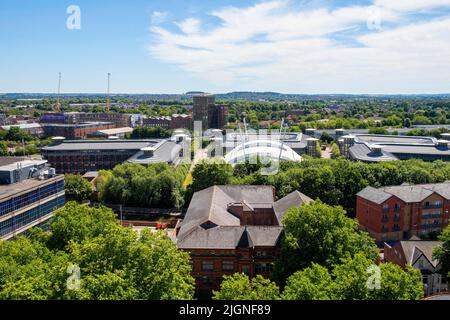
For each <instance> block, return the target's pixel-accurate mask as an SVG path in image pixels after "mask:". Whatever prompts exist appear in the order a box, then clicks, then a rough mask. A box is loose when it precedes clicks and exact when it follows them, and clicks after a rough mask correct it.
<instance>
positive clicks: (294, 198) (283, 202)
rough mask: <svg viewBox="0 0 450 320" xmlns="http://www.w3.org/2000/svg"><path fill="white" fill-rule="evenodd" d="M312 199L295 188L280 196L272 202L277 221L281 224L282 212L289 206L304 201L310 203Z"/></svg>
mask: <svg viewBox="0 0 450 320" xmlns="http://www.w3.org/2000/svg"><path fill="white" fill-rule="evenodd" d="M312 201H313V200H312V199H311V198H310V197H308V196H306V195H304V194H303V193H301V192H298V191H297V190H296V191H294V192H291V193H290V194H288V195H287V196H285V197H284V198H281V199H280V200H278V201H277V202H275V203H274V204H273V210H274V211H275V215H276V216H277V220H278V223H279V224H280V225H281V221H282V219H283V216H284V214H285V213H286V211H287V210H288V209H290V208H294V207H298V206H300V205H302V204H304V203H310V202H312Z"/></svg>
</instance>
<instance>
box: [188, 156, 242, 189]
mask: <svg viewBox="0 0 450 320" xmlns="http://www.w3.org/2000/svg"><path fill="white" fill-rule="evenodd" d="M232 176H233V167H232V166H231V165H230V164H228V163H225V162H208V161H205V160H204V161H202V162H200V163H198V164H197V165H196V166H195V168H194V170H193V171H192V177H193V181H192V185H191V188H192V190H193V192H196V191H200V190H203V189H206V188H208V187H211V186H214V185H226V184H229V183H230V181H231V178H232Z"/></svg>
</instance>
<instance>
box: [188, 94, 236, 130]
mask: <svg viewBox="0 0 450 320" xmlns="http://www.w3.org/2000/svg"><path fill="white" fill-rule="evenodd" d="M193 99H194V106H193V115H194V117H193V118H194V121H201V122H202V128H203V130H207V129H211V128H213V129H222V128H223V127H224V126H225V125H226V124H227V115H228V107H227V106H226V105H221V104H216V103H215V97H214V95H210V94H202V95H196V96H194V97H193Z"/></svg>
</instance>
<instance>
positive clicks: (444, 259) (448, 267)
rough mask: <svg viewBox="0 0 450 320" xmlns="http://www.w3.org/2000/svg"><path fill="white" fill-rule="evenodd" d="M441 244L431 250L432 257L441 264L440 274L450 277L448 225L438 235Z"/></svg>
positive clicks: (449, 230) (449, 231)
mask: <svg viewBox="0 0 450 320" xmlns="http://www.w3.org/2000/svg"><path fill="white" fill-rule="evenodd" d="M439 240H441V241H442V245H440V246H438V247H436V248H435V249H434V250H433V259H437V260H439V261H440V262H441V265H442V271H441V272H442V275H443V276H444V277H445V276H447V277H448V278H450V227H449V226H448V227H446V228H445V229H444V231H443V232H442V234H441V235H440V236H439Z"/></svg>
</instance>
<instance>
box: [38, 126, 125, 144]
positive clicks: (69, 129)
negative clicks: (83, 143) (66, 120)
mask: <svg viewBox="0 0 450 320" xmlns="http://www.w3.org/2000/svg"><path fill="white" fill-rule="evenodd" d="M42 127H43V128H44V132H45V136H46V137H65V138H67V139H70V140H76V139H86V138H87V137H88V135H89V134H91V133H94V132H97V131H99V130H106V129H113V128H115V127H116V126H115V125H114V124H113V123H111V122H87V123H76V124H49V123H46V124H43V125H42Z"/></svg>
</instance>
